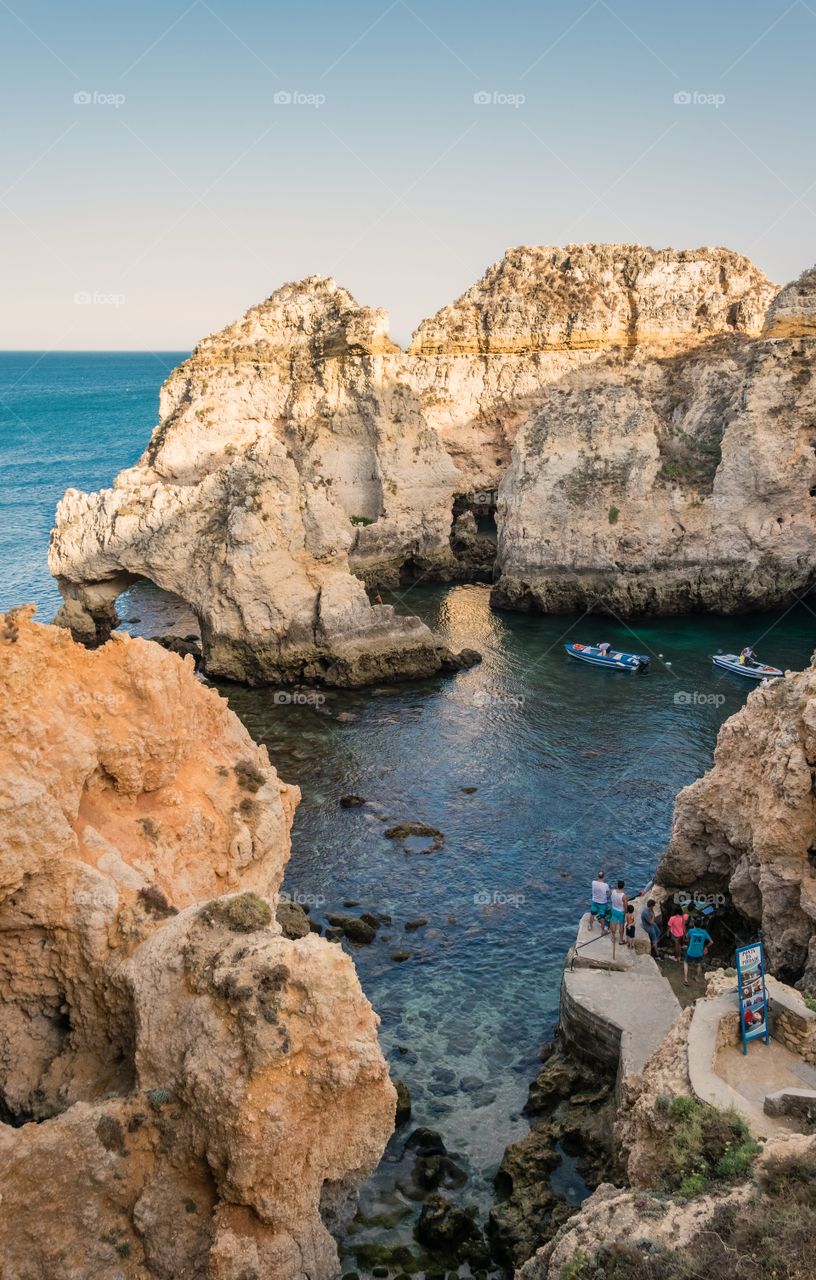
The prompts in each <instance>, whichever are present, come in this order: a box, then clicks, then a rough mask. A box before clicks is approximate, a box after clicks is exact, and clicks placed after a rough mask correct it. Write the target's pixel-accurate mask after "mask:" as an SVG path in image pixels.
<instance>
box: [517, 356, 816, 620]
mask: <svg viewBox="0 0 816 1280" xmlns="http://www.w3.org/2000/svg"><path fill="white" fill-rule="evenodd" d="M812 348H813V349H812ZM815 350H816V346H814V344H812V343H809V342H804V341H803V342H800V343H799V344H797V343H796V342H794V341H785V342H770V341H758V340H754V341H749V340H746V339H744V338H742V339H741V338H730V339H719V340H717V341H712V342H711V343H709V344H707V345H705V346H703V347H701V348H698V349H696V350H692V351H690V352H685V353H681V354H679V355H670V356H666V357H662V356H655V355H654V354H652V353H651V352H648V351H647V352H644V351H642V350H641V351H639V352H638V353H636V354H635V355H634V356H633V357H632V359H631V360H629V361H628V362H626V363H621V362H620V361H618V360H609V361H607V362H606V363H605V364H604V365H603V366H602V367H598V366H597V365H596V366H593V368H592V369H591V370H586V369H585V370H582V371H580V372H577V373H574V374H572V375H571V376H570V377H569V378H568V379H564V380H562V382H561V383H559V384H557V385H555V386H552V387H550V388H548V389H547V390H546V391H545V392H544V393H543V394H542V396H541V399H540V403H539V406H538V408H537V409H536V410H535V412H534V413H533V414H531V416H530V418H529V419H528V421H527V422H526V423H525V425H524V426H523V427H522V428H521V430H520V432H519V434H518V436H517V437H516V442H515V446H514V449H513V457H512V461H511V464H510V468H509V470H508V472H507V475H506V476H505V479H504V481H503V482H502V486H501V490H500V495H499V513H498V514H499V521H498V523H499V566H500V571H501V576H500V578H499V581H498V583H497V585H496V588H495V590H494V597H493V598H494V603H496V604H500V605H505V606H506V605H509V606H511V607H515V608H518V607H521V608H530V607H534V608H539V609H543V610H545V611H547V612H568V611H571V610H579V609H587V608H593V607H595V608H599V609H611V610H614V611H616V612H619V613H623V614H635V613H681V612H694V611H708V610H713V611H718V612H723V613H730V612H739V611H741V610H745V609H749V608H752V607H756V608H765V607H769V606H770V605H772V604H775V603H777V602H779V601H781V600H785V599H792V598H793V593H795V592H797V591H804V590H806V589H807V588H808V587H809V586H810V585H811V583H812V581H813V578H814V572H816V499H814V497H813V496H812V493H811V490H814V489H815V488H816V454H814V443H816V442H815V441H814V431H813V426H814V422H816V416H814V415H816V384H813V383H812V382H811V366H812V362H813V357H814V351H815Z"/></svg>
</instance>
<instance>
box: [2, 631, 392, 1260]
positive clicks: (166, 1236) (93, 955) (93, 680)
mask: <svg viewBox="0 0 816 1280" xmlns="http://www.w3.org/2000/svg"><path fill="white" fill-rule="evenodd" d="M27 614H28V611H24V612H22V613H18V614H7V615H6V616H5V619H3V620H0V778H2V782H0V1200H1V1201H2V1214H0V1257H2V1259H3V1263H2V1272H3V1276H4V1277H6V1278H7V1280H35V1278H36V1280H41V1278H42V1277H46V1276H47V1277H48V1280H68V1278H69V1277H73V1276H78V1275H81V1276H83V1278H86V1277H87V1278H88V1280H94V1278H95V1277H99V1278H100V1280H101V1278H102V1277H103V1276H104V1277H109V1276H113V1275H116V1276H118V1277H122V1278H124V1280H154V1278H155V1280H202V1278H203V1277H210V1280H238V1278H239V1277H241V1276H243V1277H247V1276H249V1275H252V1276H254V1277H257V1280H296V1278H297V1277H300V1278H301V1280H306V1277H307V1276H308V1277H311V1278H312V1280H314V1278H315V1277H325V1278H328V1277H329V1276H333V1275H334V1274H335V1273H336V1270H337V1251H336V1247H335V1245H334V1242H333V1240H332V1238H331V1236H330V1235H329V1232H328V1231H327V1229H326V1226H325V1225H324V1223H323V1220H322V1218H321V1212H320V1210H321V1201H322V1202H323V1203H324V1204H329V1203H331V1204H332V1205H334V1204H335V1202H336V1201H337V1199H338V1197H339V1196H340V1195H341V1194H342V1193H345V1192H348V1191H349V1190H350V1189H351V1188H353V1185H354V1183H355V1182H356V1181H357V1180H359V1179H360V1178H361V1177H363V1176H365V1175H366V1174H367V1173H368V1172H369V1171H370V1170H371V1169H372V1168H373V1167H374V1166H375V1165H376V1164H377V1162H378V1160H379V1158H380V1156H381V1154H382V1151H383V1148H384V1146H385V1143H386V1141H387V1138H388V1136H389V1134H390V1132H391V1130H392V1128H393V1120H394V1105H395V1095H394V1090H393V1087H392V1086H391V1084H390V1081H389V1079H388V1074H387V1068H386V1065H385V1062H384V1060H383V1057H382V1054H381V1052H380V1049H379V1045H378V1042H377V1034H376V1024H377V1019H376V1017H375V1015H374V1013H373V1011H372V1010H371V1007H370V1005H369V1004H368V1002H367V1000H366V999H365V997H364V996H363V994H362V991H361V990H360V987H359V984H358V981H357V978H356V975H355V972H354V968H353V965H352V963H351V961H350V959H349V958H348V957H347V956H345V955H344V954H343V952H342V950H341V949H340V948H339V947H332V946H331V945H330V944H328V943H326V942H325V941H323V940H322V939H318V938H317V937H316V936H315V935H309V936H308V937H305V938H301V939H299V940H297V941H290V940H288V939H287V938H286V937H284V936H283V935H282V933H281V930H280V927H279V926H278V925H277V924H276V923H275V920H274V909H273V904H274V901H275V898H276V896H277V893H278V890H279V887H280V882H281V877H282V874H283V867H284V864H285V862H286V859H287V857H288V854H289V827H290V824H291V819H292V815H293V812H294V808H295V805H296V803H297V800H298V792H297V789H296V788H293V787H289V786H286V785H285V784H283V783H282V782H281V781H280V780H279V778H278V777H277V774H276V772H275V770H274V768H273V767H272V766H271V765H270V763H269V760H268V757H267V754H266V750H265V748H263V747H257V746H256V745H255V744H254V743H253V742H252V740H251V738H250V737H249V735H248V733H247V732H246V730H245V729H244V728H243V727H242V725H241V724H240V722H239V721H238V720H237V718H236V717H235V715H234V714H233V713H232V712H231V711H230V710H229V708H228V706H227V703H226V702H225V701H224V700H223V699H222V698H221V697H219V695H218V694H217V693H215V692H214V691H213V690H208V689H206V688H205V687H204V686H202V685H201V684H199V683H198V682H197V681H196V679H195V675H194V672H193V665H192V660H191V659H188V660H186V661H182V660H181V659H179V658H178V657H176V656H174V655H172V654H168V653H166V652H165V651H164V650H163V649H161V648H160V647H159V646H157V645H153V644H150V643H148V642H145V641H141V640H130V639H129V638H127V637H125V636H114V637H112V638H111V640H110V641H109V642H108V643H107V644H106V645H104V646H103V647H102V648H100V649H97V650H96V651H93V652H90V651H88V650H86V649H84V648H82V647H81V646H78V645H76V644H75V643H74V642H73V641H72V640H71V638H70V637H69V635H68V634H67V632H65V631H61V630H59V629H57V628H52V627H42V626H38V625H36V624H34V623H32V622H31V621H30V620H29V618H28V616H27ZM44 1224H47V1228H46V1229H44Z"/></svg>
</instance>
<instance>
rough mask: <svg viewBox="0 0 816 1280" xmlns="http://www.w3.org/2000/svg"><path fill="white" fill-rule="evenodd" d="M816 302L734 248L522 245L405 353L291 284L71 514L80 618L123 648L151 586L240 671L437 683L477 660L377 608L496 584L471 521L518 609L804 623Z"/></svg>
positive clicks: (69, 576) (68, 591) (351, 303)
mask: <svg viewBox="0 0 816 1280" xmlns="http://www.w3.org/2000/svg"><path fill="white" fill-rule="evenodd" d="M813 283H814V282H813V281H812V280H811V278H810V276H809V275H808V276H805V277H803V280H802V282H800V284H799V285H798V286H790V287H789V288H788V290H785V291H783V294H782V295H780V298H779V299H778V300H777V302H776V304H775V307H776V310H773V309H772V310H771V311H770V313H769V311H768V308H769V306H770V304H771V303H772V301H773V299H774V298H775V296H776V292H777V291H776V289H775V287H774V286H773V285H772V284H771V283H770V282H769V281H768V280H767V279H766V278H765V277H764V276H763V275H762V274H761V272H759V271H758V270H757V269H756V268H755V267H753V266H752V265H751V263H750V262H748V260H747V259H745V258H743V257H741V256H740V255H738V254H735V253H731V252H730V251H728V250H725V249H699V250H689V251H675V250H660V251H655V250H652V249H646V248H643V247H641V246H631V245H568V246H566V247H565V248H563V249H561V248H556V247H553V246H545V247H538V248H521V249H513V250H509V251H508V252H507V254H506V255H505V257H504V258H503V259H502V261H501V262H499V263H498V264H496V265H495V266H493V267H491V268H490V269H489V270H488V271H487V273H486V274H485V276H484V277H483V279H482V280H481V281H479V282H478V283H477V284H476V285H474V286H473V288H472V289H470V290H468V291H467V292H466V293H465V294H464V295H463V296H462V297H461V298H460V299H458V301H457V302H455V303H453V304H452V305H451V306H450V307H446V308H444V309H443V310H442V311H441V312H439V313H438V315H436V316H435V317H433V318H432V319H429V320H427V321H425V322H424V323H423V324H422V325H420V327H419V329H418V330H417V333H416V335H415V336H414V340H413V342H412V344H411V346H410V348H409V350H408V351H407V352H403V351H401V350H400V349H399V348H398V347H396V346H395V345H394V344H393V343H392V342H391V341H390V340H389V338H388V336H387V332H386V317H385V314H384V312H382V311H378V310H372V309H370V308H367V307H362V306H360V305H359V304H358V303H356V302H355V300H354V299H353V298H352V297H351V296H350V295H349V294H348V293H347V292H346V291H345V290H344V289H342V288H341V287H340V286H339V285H337V284H336V283H335V282H334V281H332V280H326V279H324V278H321V277H310V278H309V279H306V280H304V281H301V282H300V283H298V284H291V285H286V286H284V287H283V288H282V289H279V290H278V291H277V292H276V293H274V294H273V295H272V296H271V297H270V298H269V299H267V301H266V302H264V303H262V304H261V305H260V306H258V307H254V308H252V309H251V310H250V311H249V312H248V313H247V314H246V316H245V317H244V318H243V319H242V320H240V321H239V322H238V323H237V324H234V325H231V326H230V327H228V328H227V329H225V330H223V331H222V332H221V333H219V334H215V335H213V336H212V337H209V338H207V339H205V340H204V341H203V342H201V343H200V344H199V346H198V347H197V348H196V350H195V351H194V353H193V355H192V356H191V357H190V359H189V360H187V361H185V363H184V364H183V365H181V366H180V367H179V369H177V370H176V371H175V372H174V373H173V374H172V375H171V377H170V378H169V379H168V381H167V383H166V384H165V387H164V388H163V391H162V397H161V405H160V422H159V425H158V427H157V428H156V430H155V431H154V433H153V437H152V439H151V441H150V444H149V446H148V448H147V450H146V452H145V454H144V455H143V457H142V458H141V459H140V461H139V462H138V463H137V465H136V466H135V467H133V468H131V469H130V470H128V471H125V472H122V473H121V474H120V475H119V476H118V477H117V478H116V481H115V483H114V487H113V488H112V489H109V490H103V491H102V492H100V493H98V494H81V493H77V492H76V491H73V490H69V491H68V493H67V494H66V495H65V497H64V498H63V500H62V502H61V503H60V505H59V508H58V511H57V520H56V527H55V530H54V533H53V535H52V546H51V553H50V564H51V568H52V572H53V573H54V574H55V575H56V576H57V579H58V582H59V585H60V589H61V591H62V593H63V597H64V601H65V603H64V607H63V609H62V612H61V617H60V621H62V622H64V623H65V624H67V625H69V626H71V628H72V630H73V631H74V633H75V635H77V636H81V637H85V638H98V637H99V636H100V635H101V636H104V635H105V634H106V633H107V631H109V630H110V628H111V626H113V625H115V621H116V618H115V607H114V606H115V600H116V597H117V596H118V595H119V594H120V592H121V591H122V590H123V589H124V588H125V587H126V586H127V585H128V584H129V583H131V582H132V581H134V580H135V579H137V578H139V577H146V578H149V579H151V580H152V581H155V582H156V583H158V585H159V586H162V587H165V588H167V589H169V590H172V591H174V592H175V593H177V594H178V595H180V596H181V597H182V598H183V599H185V600H186V601H188V602H189V603H190V604H191V605H192V607H193V609H194V610H195V611H196V613H197V614H198V616H199V619H200V621H201V627H202V636H203V641H204V648H205V653H206V658H207V663H208V666H209V669H210V670H211V671H213V672H216V673H221V674H224V675H228V676H233V677H235V678H238V679H245V680H257V681H261V680H263V681H270V682H276V681H285V680H290V679H307V680H324V681H326V682H328V683H335V684H360V683H364V682H366V681H367V680H370V679H380V678H382V677H384V676H389V675H403V676H416V675H427V674H430V673H431V672H433V671H435V670H438V669H440V667H442V666H444V665H451V664H450V658H449V655H446V654H444V652H443V651H442V647H441V645H440V643H439V642H438V640H436V638H435V637H433V636H432V635H431V633H430V632H429V631H428V630H427V628H426V627H424V626H423V625H422V624H421V623H419V622H418V621H417V620H416V619H411V618H406V617H397V616H396V615H395V614H394V612H393V610H392V609H390V608H389V607H387V606H382V605H373V606H372V605H370V604H369V602H368V598H367V596H366V593H365V589H364V585H363V583H366V584H367V585H369V586H383V585H389V586H393V585H395V584H397V583H398V582H400V581H405V582H410V581H415V580H417V579H422V578H425V579H430V580H434V579H436V580H439V579H441V580H446V581H450V580H456V579H457V578H468V577H477V578H481V577H484V574H485V564H484V559H485V554H486V552H485V546H482V545H480V546H479V547H478V548H474V547H473V546H471V545H465V543H467V541H468V540H467V539H465V540H463V538H462V537H461V532H462V530H461V528H460V527H458V526H457V525H456V523H455V522H456V520H457V517H459V516H460V515H462V514H467V513H468V508H470V509H479V510H482V511H493V510H495V512H496V515H497V522H498V548H497V559H496V564H495V578H496V587H495V593H494V597H493V598H494V603H495V604H497V605H501V606H509V607H514V608H531V607H532V608H541V609H545V610H567V609H575V608H585V607H607V608H613V609H616V610H619V611H622V612H626V613H633V612H638V611H641V610H654V611H661V612H674V611H679V610H688V609H692V608H701V609H714V610H723V611H731V610H734V609H739V608H745V607H748V606H751V605H757V606H771V605H773V604H776V603H778V602H780V601H782V600H785V599H788V598H790V595H791V593H792V592H794V591H798V590H802V589H804V588H806V587H808V586H809V585H810V584H811V582H812V579H813V574H814V568H815V567H816V566H815V562H816V540H815V539H814V532H815V530H814V513H813V507H814V500H813V498H812V495H811V492H810V491H811V489H814V490H816V456H815V455H814V448H813V444H814V442H813V439H812V436H813V430H812V425H813V422H814V411H815V410H816V405H814V392H813V388H812V386H811V364H812V358H813V343H814V340H815V339H814V337H813V335H812V334H811V332H810V329H809V325H810V321H809V319H808V316H809V314H810V308H811V306H812V298H811V294H812V289H813ZM786 295H789V300H788V302H787V303H786V302H785V301H784V299H785V296H786ZM766 317H767V320H766ZM795 317H798V319H795V322H794V318H795ZM763 326H765V329H764V333H763ZM497 494H498V496H497ZM487 554H488V555H489V550H488V552H487ZM487 572H488V574H489V572H490V565H489V561H488V564H487Z"/></svg>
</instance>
